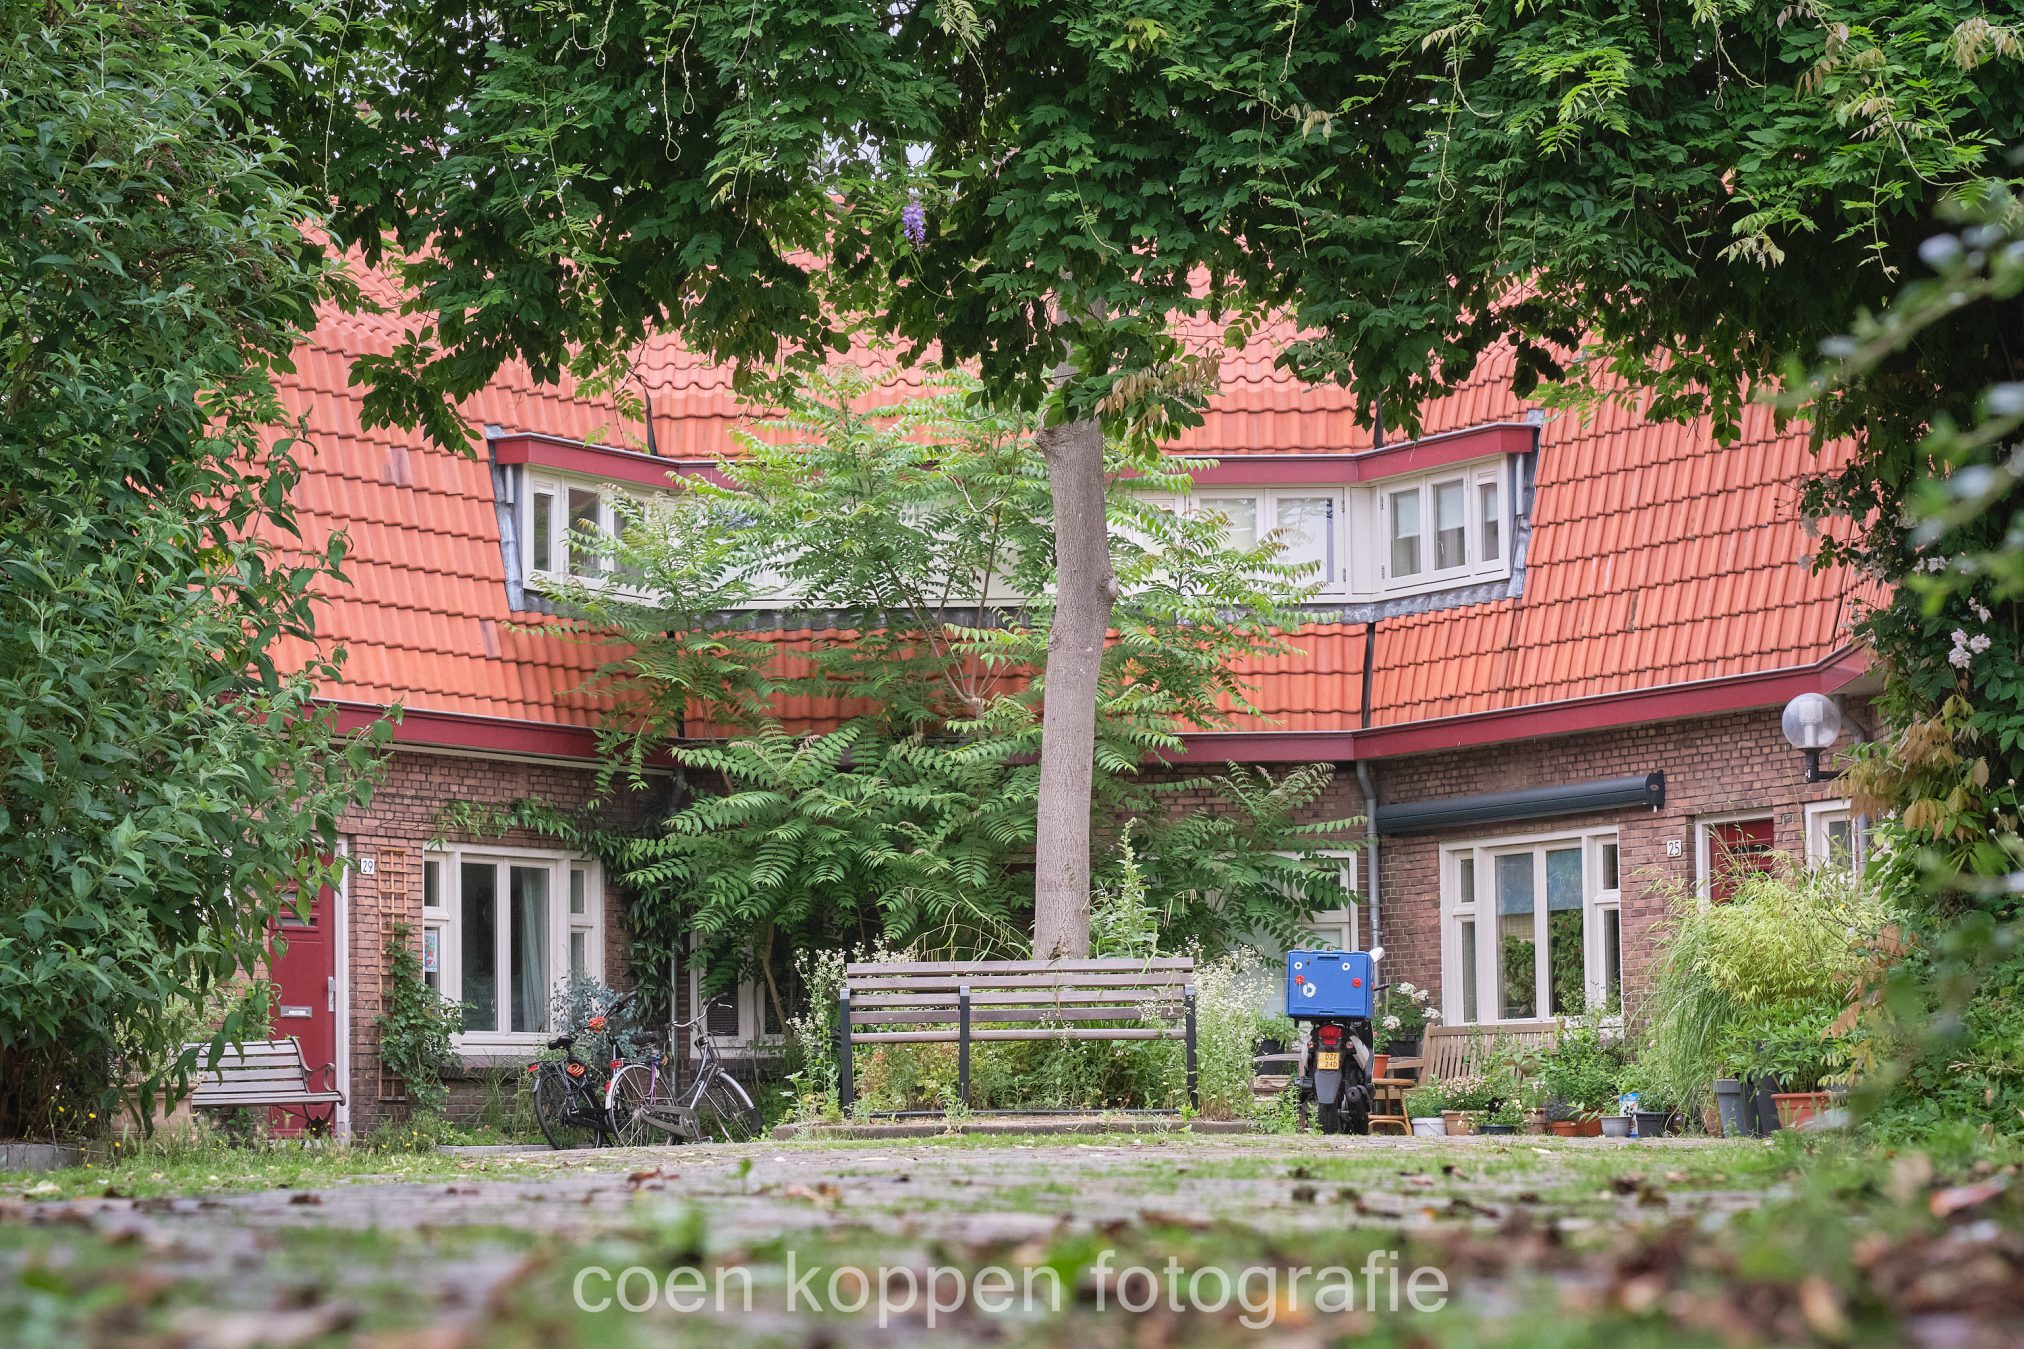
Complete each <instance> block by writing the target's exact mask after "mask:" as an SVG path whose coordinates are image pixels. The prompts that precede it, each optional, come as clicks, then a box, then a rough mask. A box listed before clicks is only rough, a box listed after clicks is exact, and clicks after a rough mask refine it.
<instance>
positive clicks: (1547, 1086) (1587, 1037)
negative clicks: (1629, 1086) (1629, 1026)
mask: <svg viewBox="0 0 2024 1349" xmlns="http://www.w3.org/2000/svg"><path fill="white" fill-rule="evenodd" d="M1629 1058H1630V1056H1629V1052H1628V1048H1627V1046H1626V1045H1625V1044H1624V1042H1623V1041H1622V1040H1621V1039H1620V1038H1613V1037H1605V1036H1604V1035H1603V1033H1602V1030H1601V1026H1600V1024H1599V1021H1598V1018H1597V1017H1595V1016H1589V1017H1586V1018H1584V1019H1583V1020H1581V1021H1580V1022H1577V1023H1575V1024H1573V1025H1570V1026H1568V1027H1566V1028H1565V1029H1563V1030H1562V1031H1561V1033H1560V1038H1559V1039H1558V1041H1556V1042H1555V1044H1554V1046H1553V1048H1552V1049H1550V1050H1548V1051H1547V1052H1546V1055H1545V1056H1544V1058H1542V1059H1541V1060H1540V1063H1539V1086H1540V1088H1541V1090H1542V1091H1543V1092H1544V1094H1545V1096H1546V1098H1547V1099H1548V1100H1549V1101H1550V1102H1551V1103H1552V1104H1554V1105H1556V1106H1559V1107H1561V1108H1563V1109H1565V1110H1567V1111H1570V1112H1572V1113H1574V1114H1576V1115H1583V1116H1586V1115H1596V1114H1601V1113H1604V1112H1606V1111H1612V1110H1614V1109H1615V1108H1616V1102H1617V1097H1618V1096H1619V1095H1620V1094H1621V1093H1622V1090H1623V1082H1624V1078H1625V1074H1626V1072H1627V1071H1628V1067H1629Z"/></svg>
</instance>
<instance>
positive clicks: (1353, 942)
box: [1307, 849, 1363, 951]
mask: <svg viewBox="0 0 2024 1349" xmlns="http://www.w3.org/2000/svg"><path fill="white" fill-rule="evenodd" d="M1316 855H1317V856H1321V857H1328V858H1332V859H1334V861H1335V864H1336V878H1337V881H1338V883H1339V884H1340V885H1341V886H1342V903H1340V904H1338V905H1337V906H1336V907H1334V908H1332V909H1316V910H1314V911H1313V912H1312V913H1310V914H1308V915H1307V926H1308V927H1309V928H1310V929H1311V930H1313V931H1314V935H1315V936H1317V937H1322V936H1324V935H1325V934H1324V933H1323V932H1322V929H1324V928H1333V929H1335V930H1336V931H1337V932H1338V933H1339V934H1340V935H1341V936H1342V937H1343V938H1344V944H1343V945H1341V946H1338V947H1336V948H1335V949H1336V950H1340V951H1360V950H1362V949H1363V915H1362V913H1361V908H1362V906H1361V905H1359V904H1358V903H1357V902H1356V894H1357V891H1356V856H1357V855H1356V854H1355V853H1354V852H1348V851H1338V850H1335V849H1329V850H1327V851H1324V852H1321V853H1318V854H1316Z"/></svg>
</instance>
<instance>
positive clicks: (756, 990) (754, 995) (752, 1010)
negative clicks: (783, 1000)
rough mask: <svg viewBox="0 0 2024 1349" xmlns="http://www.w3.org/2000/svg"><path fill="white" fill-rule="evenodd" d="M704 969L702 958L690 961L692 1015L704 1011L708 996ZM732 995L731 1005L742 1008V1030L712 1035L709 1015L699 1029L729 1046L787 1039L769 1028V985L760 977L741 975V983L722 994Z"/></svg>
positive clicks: (740, 1022)
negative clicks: (704, 984)
mask: <svg viewBox="0 0 2024 1349" xmlns="http://www.w3.org/2000/svg"><path fill="white" fill-rule="evenodd" d="M703 976H704V970H703V967H702V965H701V963H700V962H697V961H694V960H691V961H690V962H689V1015H690V1016H698V1015H701V1014H702V1012H703V1011H704V1008H705V1007H706V1005H707V1000H706V999H705V998H704V997H703ZM720 996H723V997H728V998H730V999H731V1005H732V1006H733V1007H734V1008H736V1009H737V1012H738V1033H737V1034H736V1035H712V1034H710V1023H709V1021H708V1020H707V1019H705V1020H704V1021H703V1023H702V1024H701V1025H699V1026H697V1027H696V1029H697V1031H699V1032H700V1033H702V1034H705V1035H709V1036H710V1038H711V1039H712V1040H714V1041H716V1042H717V1044H718V1045H720V1046H723V1047H726V1048H750V1047H751V1046H753V1045H768V1044H779V1043H780V1042H781V1041H782V1040H783V1039H785V1034H784V1031H783V1033H782V1034H778V1035H776V1034H772V1033H769V1032H768V1031H767V1030H766V1000H767V999H766V986H765V984H764V983H763V982H761V981H760V980H758V979H740V980H739V981H738V986H737V987H736V988H735V989H733V990H731V992H729V993H728V994H723V995H720Z"/></svg>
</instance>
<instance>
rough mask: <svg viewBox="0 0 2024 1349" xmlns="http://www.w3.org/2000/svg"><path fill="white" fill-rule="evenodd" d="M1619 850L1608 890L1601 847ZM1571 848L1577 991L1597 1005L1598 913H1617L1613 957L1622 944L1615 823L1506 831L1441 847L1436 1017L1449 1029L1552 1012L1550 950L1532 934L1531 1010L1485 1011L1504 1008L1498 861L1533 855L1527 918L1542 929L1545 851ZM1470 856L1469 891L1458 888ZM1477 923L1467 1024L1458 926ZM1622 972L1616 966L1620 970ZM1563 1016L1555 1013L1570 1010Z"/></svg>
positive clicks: (1601, 980)
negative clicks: (1576, 865)
mask: <svg viewBox="0 0 2024 1349" xmlns="http://www.w3.org/2000/svg"><path fill="white" fill-rule="evenodd" d="M1610 845H1614V846H1616V847H1617V887H1618V888H1616V889H1613V890H1605V889H1603V888H1602V885H1601V881H1602V874H1603V869H1602V853H1603V848H1604V847H1605V846H1610ZM1569 846H1575V847H1579V848H1580V849H1581V890H1582V894H1581V945H1582V985H1583V987H1582V994H1583V1000H1584V1002H1586V1003H1588V1004H1591V1005H1592V1004H1595V1003H1599V1002H1600V1001H1601V1000H1602V999H1603V997H1604V995H1605V994H1606V993H1607V991H1608V990H1607V988H1606V987H1605V977H1604V976H1605V974H1606V971H1607V968H1608V967H1607V961H1606V960H1605V958H1604V951H1603V946H1602V936H1603V931H1604V929H1603V915H1604V914H1605V913H1608V912H1615V913H1616V915H1617V942H1618V959H1619V961H1621V958H1622V941H1623V891H1622V888H1621V887H1622V884H1623V851H1622V844H1621V841H1620V839H1619V838H1618V836H1617V831H1616V829H1614V828H1599V829H1578V830H1567V831H1560V832H1554V833H1541V834H1524V835H1511V836H1509V837H1503V838H1486V839H1474V840H1468V841H1465V842H1457V843H1451V844H1447V845H1445V846H1443V847H1442V849H1441V860H1440V886H1441V1014H1442V1018H1443V1020H1444V1021H1445V1022H1446V1023H1447V1024H1448V1025H1451V1026H1460V1025H1479V1026H1496V1025H1505V1024H1510V1023H1512V1022H1517V1021H1538V1020H1544V1019H1547V1018H1549V1017H1551V1016H1553V1015H1555V1014H1554V1013H1552V1012H1550V1011H1548V1010H1545V1007H1550V999H1551V996H1552V989H1551V979H1552V969H1551V951H1550V949H1549V945H1550V944H1549V942H1548V941H1547V940H1545V939H1544V938H1538V937H1536V938H1535V940H1534V943H1533V953H1534V960H1535V961H1536V964H1535V966H1534V971H1533V981H1534V990H1533V992H1534V998H1533V1012H1532V1013H1531V1014H1530V1015H1526V1016H1515V1017H1506V1016H1503V1015H1501V1014H1500V1015H1495V1016H1491V1015H1485V1013H1490V1012H1496V1013H1501V1011H1502V1008H1503V1005H1504V997H1503V994H1504V990H1503V987H1502V983H1503V968H1504V967H1503V960H1502V951H1501V941H1500V938H1499V936H1498V926H1497V923H1496V922H1495V921H1494V920H1495V918H1496V917H1497V914H1496V864H1495V859H1496V858H1497V857H1499V856H1502V855H1510V854H1517V853H1530V854H1536V855H1537V856H1538V859H1539V860H1538V861H1537V862H1536V863H1535V866H1536V867H1537V871H1536V872H1535V876H1536V877H1537V884H1536V885H1535V887H1534V894H1535V902H1534V907H1533V923H1534V930H1535V932H1539V931H1540V930H1542V929H1544V927H1545V926H1546V923H1547V921H1548V917H1549V914H1550V912H1551V911H1550V910H1549V909H1548V907H1547V900H1546V888H1545V866H1546V861H1545V855H1546V853H1547V852H1548V851H1549V850H1552V849H1557V848H1565V847H1569ZM1465 858H1466V859H1469V860H1471V861H1473V863H1474V871H1475V890H1474V893H1472V894H1469V895H1464V894H1462V893H1461V876H1462V870H1463V868H1462V862H1463V860H1464V859H1465ZM1465 923H1473V924H1475V942H1476V949H1475V957H1476V959H1475V969H1476V1011H1477V1016H1476V1019H1475V1020H1474V1021H1473V1022H1471V1021H1469V1020H1467V1019H1466V1018H1465V1016H1464V1014H1463V999H1464V995H1463V988H1462V982H1463V981H1462V979H1461V970H1462V954H1463V952H1462V926H1463V924H1465ZM1620 973H1621V970H1620V969H1619V974H1620ZM1574 1014H1575V1013H1562V1014H1560V1015H1563V1016H1565V1015H1574Z"/></svg>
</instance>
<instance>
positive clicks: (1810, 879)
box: [1637, 867, 1894, 1115]
mask: <svg viewBox="0 0 2024 1349" xmlns="http://www.w3.org/2000/svg"><path fill="white" fill-rule="evenodd" d="M1893 920H1894V919H1893V911H1892V907H1891V906H1890V905H1889V904H1888V903H1887V902H1886V901H1885V900H1884V899H1882V898H1881V897H1880V896H1879V893H1878V891H1877V890H1876V888H1874V887H1870V886H1865V885H1862V884H1859V883H1857V882H1855V881H1852V880H1850V879H1849V878H1848V877H1847V876H1845V875H1843V874H1841V873H1839V872H1837V871H1834V870H1832V869H1830V868H1825V867H1821V868H1800V867H1783V868H1779V869H1777V870H1773V871H1768V872H1748V873H1744V874H1741V875H1739V876H1738V877H1737V883H1736V890H1735V894H1734V897H1733V898H1732V899H1730V900H1729V902H1727V903H1725V904H1706V905H1704V904H1702V903H1701V902H1700V901H1699V899H1698V897H1697V896H1695V895H1694V894H1693V893H1692V892H1691V891H1689V890H1687V889H1685V888H1684V887H1679V888H1676V889H1675V890H1674V893H1673V895H1672V897H1671V914H1670V916H1669V918H1668V919H1667V921H1666V922H1665V924H1664V925H1662V927H1661V928H1660V929H1659V932H1658V934H1657V946H1658V952H1657V959H1656V960H1655V961H1654V962H1653V966H1652V981H1651V991H1650V992H1649V994H1648V995H1647V996H1646V999H1645V1002H1644V1005H1643V1007H1642V1008H1641V1009H1640V1012H1641V1017H1640V1019H1641V1022H1642V1025H1643V1034H1642V1037H1641V1038H1642V1049H1641V1050H1640V1053H1639V1058H1638V1064H1637V1077H1638V1081H1639V1082H1640V1084H1641V1086H1642V1088H1643V1089H1644V1090H1649V1091H1651V1092H1652V1093H1654V1096H1655V1098H1656V1099H1659V1100H1663V1101H1665V1102H1668V1103H1670V1104H1673V1105H1676V1106H1678V1107H1679V1108H1680V1109H1682V1110H1684V1111H1686V1112H1688V1113H1689V1114H1690V1115H1691V1114H1696V1113H1698V1112H1699V1111H1700V1109H1701V1107H1702V1105H1703V1104H1705V1102H1706V1101H1707V1099H1708V1093H1709V1090H1710V1086H1711V1084H1712V1082H1713V1081H1714V1079H1715V1078H1716V1077H1718V1076H1723V1075H1725V1074H1724V1073H1723V1071H1722V1070H1723V1069H1724V1067H1725V1066H1727V1062H1726V1060H1727V1059H1728V1058H1729V1055H1730V1051H1732V1050H1733V1048H1734V1045H1735V1043H1736V1041H1735V1038H1734V1037H1735V1035H1736V1033H1737V1032H1736V1029H1735V1028H1736V1027H1737V1026H1738V1024H1739V1023H1740V1022H1742V1021H1743V1020H1745V1019H1746V1018H1749V1017H1751V1016H1753V1015H1756V1014H1758V1013H1759V1012H1760V1011H1761V1009H1764V1008H1766V1007H1771V1006H1775V1005H1785V1004H1800V1003H1805V1004H1809V1005H1825V1004H1828V1003H1832V1002H1835V1001H1837V1000H1840V1001H1845V1000H1846V997H1847V991H1848V989H1849V986H1850V985H1851V983H1852V982H1853V981H1854V980H1855V979H1856V978H1857V976H1858V975H1859V974H1860V972H1861V971H1862V969H1863V967H1864V964H1865V961H1866V960H1867V959H1868V953H1867V951H1866V945H1867V943H1868V942H1869V940H1870V939H1871V938H1873V937H1874V936H1876V935H1877V934H1878V933H1880V932H1882V931H1883V930H1884V929H1885V928H1886V927H1887V926H1888V925H1889V924H1890V923H1891V922H1892V921H1893ZM1830 1019H1831V1018H1830Z"/></svg>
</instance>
